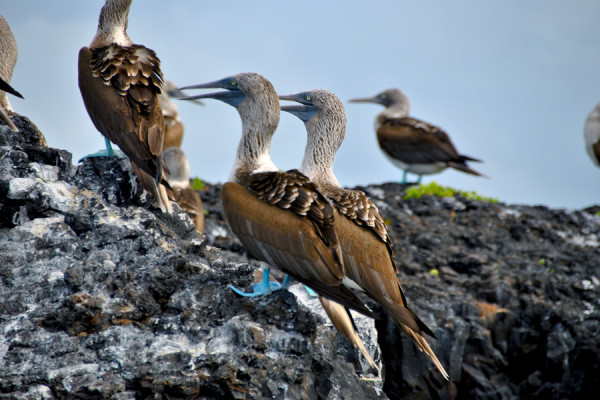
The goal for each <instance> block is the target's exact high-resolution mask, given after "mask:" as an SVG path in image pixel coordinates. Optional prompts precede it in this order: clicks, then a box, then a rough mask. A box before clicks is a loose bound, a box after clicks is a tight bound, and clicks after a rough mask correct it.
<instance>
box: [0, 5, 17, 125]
mask: <svg viewBox="0 0 600 400" xmlns="http://www.w3.org/2000/svg"><path fill="white" fill-rule="evenodd" d="M17 58H18V51H17V41H16V40H15V36H14V35H13V33H12V31H11V29H10V26H9V25H8V22H6V20H5V19H4V17H3V16H2V15H0V119H1V120H2V121H4V122H5V123H6V124H7V125H8V126H9V128H10V129H11V130H12V131H14V132H18V131H19V129H18V128H17V127H16V126H15V124H14V123H13V122H12V120H11V119H10V113H12V106H11V104H10V101H9V100H8V96H7V93H10V94H12V95H14V96H18V97H20V98H23V96H21V94H20V93H19V92H17V91H16V90H15V89H14V88H13V87H12V86H11V85H10V80H11V78H12V74H13V69H14V68H15V64H16V62H17Z"/></svg>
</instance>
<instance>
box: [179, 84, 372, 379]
mask: <svg viewBox="0 0 600 400" xmlns="http://www.w3.org/2000/svg"><path fill="white" fill-rule="evenodd" d="M200 88H223V89H227V91H226V92H217V93H210V94H204V95H198V96H192V97H189V98H185V100H188V99H189V100H194V99H204V98H214V99H218V100H221V101H223V102H225V103H227V104H230V105H232V106H233V107H235V108H236V109H237V111H238V113H239V114H240V117H241V120H242V138H241V140H240V142H239V145H238V149H237V154H236V160H235V163H234V166H233V169H232V171H231V173H230V175H229V179H228V182H226V183H225V184H224V185H223V188H222V191H221V196H222V201H223V209H224V211H225V216H226V218H227V221H228V222H229V225H230V226H231V229H232V230H233V232H234V233H235V234H236V236H237V237H238V238H239V239H240V241H241V242H242V244H243V245H244V247H245V248H246V250H247V251H248V253H249V254H250V255H251V256H252V257H253V258H255V259H257V260H261V261H262V262H263V270H264V276H263V282H262V283H261V284H258V285H255V288H254V290H255V291H254V292H253V293H252V294H250V295H251V296H257V295H262V294H266V293H269V292H271V291H272V290H278V289H281V288H286V287H287V285H289V276H288V277H286V279H285V280H284V283H283V285H278V284H276V283H274V282H270V281H269V273H268V271H269V268H270V266H275V267H278V268H279V269H281V270H282V271H284V272H286V273H287V274H289V275H291V276H293V277H294V278H296V279H297V280H298V281H300V282H302V283H304V284H305V285H308V286H310V287H311V288H313V289H315V290H316V291H317V292H318V293H319V295H320V296H319V300H320V301H321V304H322V305H323V308H324V309H325V311H326V313H327V314H328V316H329V318H330V319H331V321H332V323H333V324H334V326H335V327H336V329H337V330H338V331H339V332H340V333H341V334H342V335H344V336H345V337H347V338H348V339H350V341H351V342H352V344H353V345H354V346H356V347H358V348H359V349H360V350H361V352H362V353H363V354H364V355H365V357H366V358H367V360H368V361H369V363H370V364H371V365H373V366H374V367H375V368H377V367H376V365H375V363H374V362H373V359H372V358H371V356H370V355H369V354H368V352H367V351H366V349H365V348H364V345H363V344H362V341H361V340H360V338H359V336H358V334H357V333H356V331H355V328H354V325H353V322H352V319H351V317H350V315H349V313H348V311H347V310H346V308H345V307H349V308H353V309H355V310H357V311H359V312H361V313H363V314H365V315H368V316H372V315H373V314H372V313H371V311H370V310H369V309H368V308H367V307H366V306H365V305H364V303H363V302H362V301H361V300H360V299H359V298H357V297H356V295H355V294H354V293H353V292H352V291H351V290H350V289H348V288H347V287H345V286H344V284H343V276H344V266H343V262H342V255H341V249H340V246H339V241H338V236H337V235H336V233H335V230H334V229H333V216H334V210H333V208H332V207H331V205H330V204H329V202H328V201H327V199H325V198H324V197H323V195H321V193H319V191H318V190H316V188H315V186H314V184H313V183H312V182H310V181H309V180H308V179H307V178H306V176H304V175H303V174H301V173H299V172H298V171H297V170H290V171H288V172H279V171H278V169H277V168H276V167H275V165H274V164H273V162H272V161H271V157H270V155H269V150H270V146H271V139H272V137H273V133H274V132H275V129H276V128H277V125H278V123H279V113H280V109H279V100H278V98H277V93H276V92H275V89H274V88H273V85H272V84H271V83H270V82H269V81H268V80H267V79H265V78H264V77H263V76H261V75H259V74H255V73H243V74H238V75H234V76H232V77H229V78H225V79H222V80H219V81H215V82H211V83H207V84H201V85H194V86H187V87H184V88H182V89H200ZM234 290H235V291H236V292H237V293H239V294H242V295H249V294H246V293H243V292H241V291H239V290H238V289H235V288H234Z"/></svg>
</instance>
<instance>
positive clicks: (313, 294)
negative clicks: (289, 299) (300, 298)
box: [304, 285, 317, 297]
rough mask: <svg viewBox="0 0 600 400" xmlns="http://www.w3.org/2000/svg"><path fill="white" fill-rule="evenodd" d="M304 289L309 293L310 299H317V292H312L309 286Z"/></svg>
mask: <svg viewBox="0 0 600 400" xmlns="http://www.w3.org/2000/svg"><path fill="white" fill-rule="evenodd" d="M304 289H306V292H307V293H308V295H309V296H310V297H317V292H315V291H314V290H312V289H311V288H309V287H308V286H306V285H304Z"/></svg>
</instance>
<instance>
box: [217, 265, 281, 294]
mask: <svg viewBox="0 0 600 400" xmlns="http://www.w3.org/2000/svg"><path fill="white" fill-rule="evenodd" d="M269 275H270V270H269V269H268V268H265V269H264V270H263V281H262V282H260V283H257V284H255V285H252V292H243V291H241V290H240V289H238V288H236V287H235V286H233V285H228V287H229V288H230V289H231V290H233V291H234V292H236V293H237V294H239V295H240V296H244V297H258V296H264V295H267V294H271V293H273V292H275V291H277V290H281V289H287V288H288V287H289V286H290V280H291V278H290V276H289V275H286V276H285V278H284V279H283V282H282V283H278V282H270V281H269Z"/></svg>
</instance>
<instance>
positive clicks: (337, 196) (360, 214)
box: [323, 187, 398, 273]
mask: <svg viewBox="0 0 600 400" xmlns="http://www.w3.org/2000/svg"><path fill="white" fill-rule="evenodd" d="M323 193H324V194H325V196H327V198H328V199H330V200H331V202H332V203H333V205H334V206H335V207H336V209H337V210H338V211H339V212H340V213H341V214H343V215H345V216H346V217H347V218H348V219H350V220H351V221H353V222H354V223H355V224H356V225H358V226H360V227H362V228H364V229H365V230H367V231H369V232H371V233H373V234H374V235H375V236H377V237H378V238H379V239H380V240H381V241H382V242H384V243H385V244H386V246H387V247H388V252H389V255H390V259H391V260H392V264H393V265H394V272H395V273H398V267H396V263H395V262H394V257H393V251H392V239H391V238H390V236H389V234H388V231H387V226H386V225H385V221H384V220H383V217H382V216H381V215H380V214H379V210H378V209H377V206H376V205H375V203H373V202H372V201H371V200H370V199H369V198H368V197H367V196H366V195H365V193H364V192H361V191H360V190H348V189H342V188H340V187H331V188H326V189H323Z"/></svg>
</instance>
